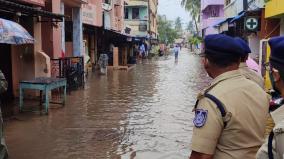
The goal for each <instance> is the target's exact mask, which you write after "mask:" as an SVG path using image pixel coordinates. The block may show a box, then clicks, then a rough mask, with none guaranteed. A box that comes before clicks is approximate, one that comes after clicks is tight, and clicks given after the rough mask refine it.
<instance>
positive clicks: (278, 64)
mask: <svg viewBox="0 0 284 159" xmlns="http://www.w3.org/2000/svg"><path fill="white" fill-rule="evenodd" d="M268 43H269V45H270V48H271V56H270V63H271V65H272V66H273V67H275V68H276V69H279V70H282V71H283V69H284V36H281V37H275V38H271V39H270V40H269V41H268Z"/></svg>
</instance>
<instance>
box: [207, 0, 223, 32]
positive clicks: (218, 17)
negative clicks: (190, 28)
mask: <svg viewBox="0 0 284 159" xmlns="http://www.w3.org/2000/svg"><path fill="white" fill-rule="evenodd" d="M201 8H202V11H201V12H202V13H201V25H202V29H203V33H204V35H208V34H216V33H218V30H217V29H215V28H214V27H213V26H214V25H215V24H217V23H218V22H220V21H222V20H223V19H224V0H202V1H201Z"/></svg>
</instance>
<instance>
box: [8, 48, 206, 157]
mask: <svg viewBox="0 0 284 159" xmlns="http://www.w3.org/2000/svg"><path fill="white" fill-rule="evenodd" d="M207 83H208V77H207V76H206V73H205V72H204V70H203V68H202V66H201V64H200V58H199V57H198V56H197V55H192V54H190V53H188V52H187V51H186V50H184V51H183V52H182V54H181V55H180V58H179V61H178V62H175V61H174V58H173V57H172V56H170V57H169V58H164V57H162V58H159V59H155V60H144V61H142V62H141V61H140V62H139V63H138V64H137V66H136V68H135V69H133V70H132V71H130V72H124V71H115V72H113V71H109V74H108V76H99V75H97V74H92V75H90V76H89V77H88V79H87V84H86V87H85V89H84V90H79V91H75V92H72V93H71V95H69V96H68V97H67V104H66V106H65V107H64V108H54V107H52V108H51V109H50V113H49V115H48V116H44V115H42V116H40V115H38V114H32V113H23V114H20V115H19V116H17V117H16V119H14V120H10V121H8V122H6V123H5V133H6V142H7V145H8V148H9V153H10V158H11V159H186V158H188V155H189V153H190V140H191V135H192V126H193V125H192V118H193V115H194V114H193V113H192V107H193V105H194V103H195V97H196V94H197V93H198V92H199V91H200V90H201V89H203V88H204V87H205V86H206V85H207Z"/></svg>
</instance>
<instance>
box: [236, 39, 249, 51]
mask: <svg viewBox="0 0 284 159" xmlns="http://www.w3.org/2000/svg"><path fill="white" fill-rule="evenodd" d="M235 39H236V40H237V41H238V42H239V43H240V44H241V45H242V47H243V50H244V54H245V55H247V54H250V53H251V49H250V48H249V46H248V44H247V43H246V42H245V41H244V40H243V39H242V38H240V37H236V38H235Z"/></svg>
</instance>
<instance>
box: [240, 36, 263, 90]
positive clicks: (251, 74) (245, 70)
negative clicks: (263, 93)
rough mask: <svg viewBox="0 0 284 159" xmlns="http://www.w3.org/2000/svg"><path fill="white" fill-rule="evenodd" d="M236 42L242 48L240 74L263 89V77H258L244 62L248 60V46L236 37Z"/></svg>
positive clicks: (249, 51)
mask: <svg viewBox="0 0 284 159" xmlns="http://www.w3.org/2000/svg"><path fill="white" fill-rule="evenodd" d="M236 40H238V41H239V43H240V44H241V45H242V47H243V49H244V55H243V56H242V57H241V64H240V66H239V70H240V72H241V74H242V75H244V76H245V77H246V78H247V79H250V80H252V81H254V82H255V83H257V84H258V85H259V86H260V87H261V88H263V89H264V79H263V77H262V76H260V75H259V74H257V72H256V71H254V70H252V69H250V68H249V67H248V66H247V64H246V61H247V60H248V57H249V54H250V53H251V50H250V48H249V46H248V45H247V43H246V42H245V41H244V40H243V39H241V38H239V37H237V38H236Z"/></svg>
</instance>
